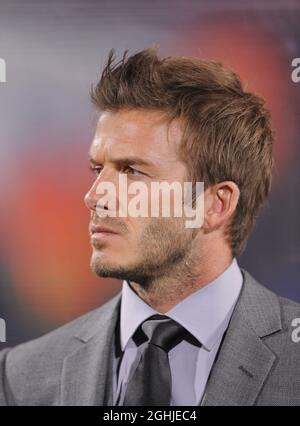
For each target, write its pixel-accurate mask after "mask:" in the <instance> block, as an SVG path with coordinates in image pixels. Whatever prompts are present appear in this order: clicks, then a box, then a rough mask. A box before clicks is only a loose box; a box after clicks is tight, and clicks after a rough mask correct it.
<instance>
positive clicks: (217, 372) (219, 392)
mask: <svg viewBox="0 0 300 426" xmlns="http://www.w3.org/2000/svg"><path fill="white" fill-rule="evenodd" d="M242 272H243V275H244V285H243V290H242V293H241V295H240V297H239V300H238V302H237V304H236V307H235V310H234V313H233V315H232V318H231V321H230V324H229V327H228V329H227V332H226V333H225V336H224V338H223V343H222V345H221V348H220V350H219V354H218V356H217V359H216V361H215V364H214V366H213V369H212V371H211V374H210V378H209V380H208V383H207V387H206V392H205V394H204V397H203V399H202V402H201V405H254V404H255V401H256V399H257V396H258V394H259V392H260V390H261V389H262V387H263V384H264V382H265V380H266V378H267V376H268V374H269V372H270V369H271V368H272V365H273V363H274V361H275V360H276V356H275V355H274V354H273V352H271V350H270V349H269V348H268V347H267V346H266V345H265V343H264V341H263V337H265V336H267V335H269V334H272V333H274V332H276V331H278V330H280V329H281V321H280V308H279V303H278V299H277V296H276V295H275V294H274V293H272V292H270V291H269V290H267V289H265V288H263V287H262V286H260V285H259V284H258V283H257V282H256V281H255V280H254V278H252V277H251V275H250V274H249V273H248V272H246V271H244V270H242Z"/></svg>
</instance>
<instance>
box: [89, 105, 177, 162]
mask: <svg viewBox="0 0 300 426" xmlns="http://www.w3.org/2000/svg"><path fill="white" fill-rule="evenodd" d="M181 135H182V126H181V123H180V121H179V120H178V119H175V120H173V121H172V122H171V123H169V121H168V119H167V117H166V115H165V113H163V112H160V111H148V110H147V111H145V110H121V111H118V112H103V113H102V114H101V116H100V118H99V121H98V123H97V127H96V132H95V137H94V139H93V141H92V144H91V148H90V154H91V156H92V157H93V158H95V159H97V157H99V156H103V155H104V156H108V157H110V156H111V157H113V156H116V155H117V156H118V157H120V156H122V155H124V156H127V155H129V154H131V155H139V156H142V157H143V158H144V159H147V158H149V159H152V160H156V161H166V160H167V159H170V160H172V159H173V160H175V159H177V158H178V154H177V152H178V147H179V145H180V141H181Z"/></svg>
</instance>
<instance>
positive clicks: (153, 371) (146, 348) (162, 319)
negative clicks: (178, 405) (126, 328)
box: [123, 315, 201, 406]
mask: <svg viewBox="0 0 300 426" xmlns="http://www.w3.org/2000/svg"><path fill="white" fill-rule="evenodd" d="M183 339H185V340H188V341H190V342H191V343H193V344H195V345H197V346H201V345H200V343H199V342H198V341H197V340H196V339H195V338H194V337H193V336H192V335H191V334H190V333H189V332H188V331H187V330H186V329H185V328H184V327H182V326H181V325H180V324H178V323H177V322H175V321H173V320H172V319H170V318H168V317H166V316H164V315H153V316H152V317H150V318H149V319H148V320H146V321H144V322H143V324H142V325H141V326H140V327H139V328H138V329H137V331H136V332H135V334H134V335H133V340H134V342H135V343H136V345H137V346H140V345H142V344H143V346H141V348H140V349H141V357H140V360H139V364H138V365H137V367H136V370H135V371H134V373H133V376H132V377H131V378H130V380H129V382H128V385H127V389H126V393H125V398H124V403H123V405H127V406H140V405H141V406H145V405H170V399H171V370H170V364H169V358H168V352H169V351H170V350H171V349H172V348H174V347H175V346H176V345H177V344H178V343H180V342H181V341H182V340H183Z"/></svg>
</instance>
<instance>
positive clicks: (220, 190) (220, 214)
mask: <svg viewBox="0 0 300 426" xmlns="http://www.w3.org/2000/svg"><path fill="white" fill-rule="evenodd" d="M239 196H240V190H239V187H238V186H237V185H236V184H235V183H234V182H232V181H224V182H220V183H218V184H215V185H213V186H211V187H209V188H207V189H206V191H205V193H204V224H203V229H204V230H205V231H207V232H210V231H213V230H215V229H218V228H220V227H221V226H223V225H224V224H226V223H227V222H229V220H230V218H231V217H232V215H233V214H234V212H235V209H236V206H237V204H238V200H239Z"/></svg>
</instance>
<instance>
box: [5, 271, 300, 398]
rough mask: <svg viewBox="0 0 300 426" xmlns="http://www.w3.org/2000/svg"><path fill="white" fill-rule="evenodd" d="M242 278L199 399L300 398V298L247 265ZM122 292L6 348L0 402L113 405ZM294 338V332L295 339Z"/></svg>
mask: <svg viewBox="0 0 300 426" xmlns="http://www.w3.org/2000/svg"><path fill="white" fill-rule="evenodd" d="M242 273H243V276H244V285H243V289H242V291H241V294H240V297H239V300H238V302H237V304H236V307H235V309H234V312H233V315H232V318H231V321H230V323H229V326H228V329H227V331H226V333H225V335H224V338H223V342H222V344H221V347H220V350H219V353H218V355H217V358H216V361H215V363H214V365H213V368H212V370H211V374H210V377H209V380H208V383H207V386H206V390H205V393H204V396H203V399H202V401H201V405H300V342H299V343H295V342H294V341H293V339H292V332H293V330H294V328H293V327H292V325H291V322H292V320H293V319H294V318H300V305H299V304H297V303H294V302H292V301H290V300H287V299H283V298H280V297H278V296H277V295H276V294H274V293H273V292H271V291H269V290H267V289H266V288H264V287H262V286H261V285H260V284H259V283H258V282H257V281H255V279H254V278H253V277H252V276H251V275H250V274H249V273H248V272H247V271H245V270H243V269H242ZM120 295H121V294H120V293H119V294H118V295H117V296H116V297H114V298H113V299H112V300H110V301H109V302H108V303H106V304H105V305H103V306H102V307H100V308H98V309H96V310H94V311H92V312H90V313H88V314H86V315H84V316H82V317H80V318H79V319H76V320H75V321H72V322H71V323H69V324H67V325H65V326H63V327H60V328H59V329H57V330H55V331H53V332H51V333H49V334H47V335H45V336H43V337H40V338H38V339H36V340H33V341H31V342H28V343H25V344H22V345H19V346H17V347H15V348H13V349H5V350H3V351H1V352H0V405H34V406H37V405H112V359H113V356H112V348H113V343H114V330H115V326H116V322H117V319H118V311H119V303H120V299H121V298H120ZM294 340H295V339H294Z"/></svg>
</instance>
